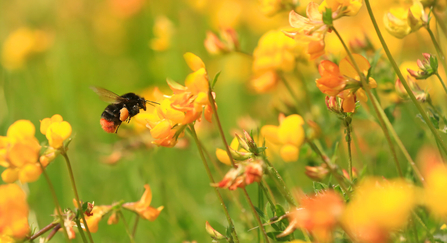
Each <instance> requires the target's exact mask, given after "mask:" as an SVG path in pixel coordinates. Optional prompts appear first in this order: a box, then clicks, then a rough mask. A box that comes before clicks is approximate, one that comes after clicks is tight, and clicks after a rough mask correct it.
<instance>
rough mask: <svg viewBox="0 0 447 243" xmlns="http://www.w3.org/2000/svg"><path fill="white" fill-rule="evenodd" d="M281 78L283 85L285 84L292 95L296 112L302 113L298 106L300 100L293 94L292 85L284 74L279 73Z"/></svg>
mask: <svg viewBox="0 0 447 243" xmlns="http://www.w3.org/2000/svg"><path fill="white" fill-rule="evenodd" d="M281 80H282V82H283V84H284V86H286V89H287V91H288V92H289V94H290V96H291V97H292V99H293V101H294V102H295V110H296V112H297V113H298V114H300V115H303V114H302V113H301V110H300V108H299V106H300V103H301V102H300V101H299V100H298V98H297V96H296V95H295V94H294V92H293V89H292V86H290V84H289V82H288V81H287V80H286V78H284V75H281Z"/></svg>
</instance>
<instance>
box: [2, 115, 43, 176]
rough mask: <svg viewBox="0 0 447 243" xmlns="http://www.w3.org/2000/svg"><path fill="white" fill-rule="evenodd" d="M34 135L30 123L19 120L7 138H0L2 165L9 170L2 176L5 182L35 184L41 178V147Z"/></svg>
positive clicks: (32, 126) (8, 132)
mask: <svg viewBox="0 0 447 243" xmlns="http://www.w3.org/2000/svg"><path fill="white" fill-rule="evenodd" d="M34 133H35V127H34V125H33V124H32V123H31V122H30V121H28V120H18V121H16V122H14V123H13V124H12V125H11V126H10V127H9V128H8V131H7V133H6V137H4V136H0V165H1V166H3V167H6V168H7V169H6V170H5V171H3V173H2V175H1V176H2V179H3V181H5V182H7V183H12V182H14V181H16V180H18V179H19V180H20V181H21V182H33V181H36V180H37V179H38V178H39V175H40V174H41V169H40V166H39V164H38V163H37V160H38V156H39V151H40V145H39V142H38V141H37V139H36V138H35V137H34Z"/></svg>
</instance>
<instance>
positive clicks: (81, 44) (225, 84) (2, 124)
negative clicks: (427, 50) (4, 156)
mask: <svg viewBox="0 0 447 243" xmlns="http://www.w3.org/2000/svg"><path fill="white" fill-rule="evenodd" d="M306 4H307V1H302V3H301V6H306ZM259 9H260V6H259V2H258V1H256V0H245V1H229V0H226V1H211V0H209V1H207V0H198V1H195V0H183V1H175V0H165V1H146V0H107V1H80V0H63V1H54V0H36V1H24V0H13V1H0V43H2V47H3V49H2V65H1V69H0V131H1V134H3V135H4V134H6V131H7V129H8V127H9V126H10V125H11V124H12V123H13V122H14V121H16V120H18V119H28V120H31V122H33V123H34V125H35V126H36V128H37V132H36V133H37V134H36V136H37V138H38V139H39V141H41V142H42V143H46V139H45V136H43V135H42V134H40V133H39V132H38V128H39V125H40V123H39V120H42V119H43V118H45V117H51V116H52V115H54V114H60V115H62V116H63V118H64V120H66V121H68V122H69V123H70V124H71V125H72V127H73V134H72V138H73V141H72V142H71V144H70V150H69V152H68V154H69V157H70V159H71V161H72V165H73V169H74V173H75V178H76V182H77V186H78V190H79V193H80V196H81V200H84V201H94V202H95V204H96V205H109V204H111V203H113V202H118V201H120V200H124V201H125V202H133V201H138V200H139V199H140V197H141V195H142V193H143V185H144V184H145V183H148V184H149V185H150V186H151V188H152V192H153V200H152V203H151V206H154V207H158V206H161V205H163V206H165V209H164V210H163V211H162V212H161V214H160V216H159V218H158V219H157V220H156V221H154V222H148V221H144V220H140V221H139V225H138V229H137V233H136V237H135V238H136V242H182V241H192V240H196V241H197V242H208V241H210V237H209V236H208V235H207V234H206V232H205V221H210V223H211V225H212V226H213V227H214V228H215V229H217V230H218V231H220V232H224V231H225V226H226V225H227V223H226V219H225V215H224V213H223V211H222V209H221V207H220V205H219V202H218V201H217V199H216V197H215V194H214V192H213V190H212V188H211V187H210V186H209V180H208V178H207V175H206V173H205V169H204V167H203V165H202V162H201V161H200V157H199V154H198V153H197V150H196V147H195V144H194V143H193V141H192V140H190V139H189V138H188V136H187V135H186V136H185V139H184V141H183V142H182V145H183V146H181V147H180V148H162V147H160V148H157V147H154V146H149V145H147V144H145V143H143V142H144V141H146V140H145V139H146V138H147V136H148V132H147V131H145V132H140V130H138V129H135V128H134V124H132V122H131V124H129V125H128V124H123V125H122V126H121V128H120V131H119V133H118V134H107V133H105V132H104V131H103V130H102V129H101V127H100V125H99V119H100V115H101V113H102V112H103V110H104V108H105V107H106V106H107V104H106V103H104V102H103V101H101V100H100V99H99V98H98V96H97V95H96V94H95V93H94V92H93V91H92V90H91V89H89V87H90V86H99V87H104V88H107V89H109V90H111V91H113V92H116V93H117V94H120V95H121V94H124V93H127V92H136V93H137V94H141V93H143V92H144V90H145V89H148V88H151V87H152V88H153V87H155V86H158V87H159V88H160V89H161V90H162V91H166V93H167V94H170V93H169V89H168V86H167V84H166V82H165V80H166V78H168V77H169V78H171V79H174V80H176V81H177V82H179V83H182V84H183V82H184V78H185V77H186V75H187V74H188V73H190V70H189V68H188V67H187V65H186V63H185V62H184V60H183V54H184V53H185V52H193V53H195V54H196V55H198V56H199V57H201V58H202V59H203V60H204V62H205V64H206V65H207V69H208V73H209V75H210V77H211V78H212V77H214V75H215V74H216V73H217V72H219V71H222V74H221V76H220V78H219V81H218V83H217V85H216V87H215V91H216V93H217V103H218V106H219V115H220V118H221V120H222V122H223V127H224V129H225V132H226V134H227V139H230V140H231V139H232V137H233V134H234V131H236V130H237V131H239V132H240V131H241V129H242V128H249V129H250V128H251V129H254V131H256V129H259V128H260V127H261V125H264V124H274V125H278V120H277V117H278V114H279V112H285V113H286V114H287V113H289V114H290V113H291V111H292V110H291V109H288V108H287V107H286V106H284V105H282V104H281V102H283V101H284V99H285V100H287V98H284V97H287V96H288V94H287V93H285V90H284V88H283V87H280V88H279V89H278V90H277V91H276V92H274V93H270V94H262V95H258V94H255V93H254V92H253V91H252V90H251V89H249V88H248V85H247V80H248V79H250V76H251V63H252V60H251V58H250V57H247V56H246V55H244V54H241V53H231V54H227V55H224V56H220V57H213V56H210V55H209V54H208V53H207V52H206V50H205V48H204V45H203V42H204V39H205V36H206V31H207V30H212V31H218V30H219V27H232V28H235V29H236V31H237V32H238V34H239V40H240V43H241V49H242V50H243V51H245V52H247V53H252V52H253V50H254V48H255V47H256V45H257V42H258V40H259V38H260V37H261V35H262V34H264V33H265V32H267V31H268V30H271V29H278V28H281V27H287V25H288V20H287V19H288V12H287V11H284V12H281V13H279V14H277V15H275V16H273V17H266V16H264V15H262V14H261V13H260V10H259ZM304 9H305V8H303V7H300V8H299V9H298V10H300V11H303V10H304ZM157 23H158V24H157ZM341 29H342V30H343V31H344V32H345V33H347V32H349V26H347V27H345V28H343V27H341ZM358 34H359V35H360V34H362V33H358ZM163 38H165V39H163ZM157 43H158V44H157ZM399 43H400V42H399ZM399 43H398V44H396V45H399ZM411 44H412V42H411V41H410V42H409V43H407V45H411ZM328 45H329V46H330V45H332V44H331V43H330V41H328ZM402 48H403V47H402ZM417 50H418V49H417V48H416V50H415V52H414V54H408V53H407V54H406V55H399V57H400V58H401V60H406V58H409V57H418V58H421V57H420V53H421V52H418V51H417ZM411 55H413V56H411ZM334 59H340V57H339V56H335V57H334ZM310 67H311V69H309V70H305V71H303V73H304V74H305V75H306V81H307V80H308V83H307V84H304V85H307V88H308V89H309V92H310V93H309V97H310V98H311V100H312V114H313V116H314V119H315V120H316V121H317V122H318V123H319V124H320V126H321V128H322V131H323V134H325V140H326V141H324V142H326V144H325V143H323V146H324V147H325V148H327V151H328V152H331V149H330V147H331V146H332V145H333V143H334V141H339V142H340V143H341V144H343V145H341V146H340V147H339V150H337V153H338V155H337V156H338V157H339V161H341V162H340V166H342V167H346V164H347V162H346V160H345V159H344V158H346V149H345V146H344V138H343V136H344V135H343V128H342V127H341V124H340V122H339V121H338V120H337V119H336V118H335V117H334V116H330V114H329V113H328V112H327V111H326V108H325V106H324V95H323V94H321V93H320V92H319V91H318V90H317V89H316V87H315V85H313V80H315V78H316V77H318V73H317V72H316V69H315V65H313V64H311V65H310ZM385 69H386V67H385ZM378 72H381V73H380V75H381V76H380V77H381V79H376V80H377V81H378V83H379V85H380V84H392V85H393V83H394V77H393V75H392V74H391V75H390V74H389V71H386V70H385V71H383V70H382V71H380V70H379V71H378ZM302 85H303V83H302V82H296V83H293V87H294V88H295V89H296V90H298V92H302V91H299V89H300V87H302ZM388 87H389V86H388ZM384 90H385V91H384V92H383V94H386V92H388V91H387V90H386V89H384ZM380 92H382V91H380ZM283 98H284V99H283ZM299 99H301V97H300V98H299ZM289 100H290V98H289ZM400 107H401V108H402V109H400V110H399V112H400V113H399V116H398V119H399V120H398V121H395V124H397V125H396V130H397V132H398V133H399V134H400V135H401V139H402V140H403V141H404V143H405V145H406V146H407V149H408V151H410V153H411V154H412V156H415V155H416V153H417V151H418V150H419V148H420V147H421V146H422V145H423V144H426V143H427V141H426V138H427V137H426V135H425V133H424V130H423V124H422V123H421V122H420V121H418V120H417V119H416V118H415V113H416V112H415V111H414V108H413V106H412V105H411V104H410V105H407V104H401V105H400ZM359 113H360V114H359V115H358V116H356V118H355V120H354V129H357V127H359V129H358V131H359V132H358V133H357V137H356V138H355V139H358V140H359V144H360V145H361V146H363V147H361V148H356V149H354V150H355V151H354V161H355V164H356V166H357V167H358V168H359V169H363V168H365V167H364V166H365V165H368V167H367V170H368V172H370V173H371V174H374V175H384V176H386V177H394V176H396V171H395V169H394V166H393V165H392V164H391V159H390V158H389V152H388V148H387V147H386V144H385V142H384V140H383V135H382V134H381V133H379V132H377V131H379V130H378V129H379V126H378V125H377V123H375V122H371V121H368V120H369V119H370V118H371V117H370V116H369V115H367V112H366V111H365V110H364V109H361V110H360V112H359ZM241 118H242V119H241ZM399 121H400V122H399ZM205 123H206V122H205ZM247 123H249V124H251V123H253V124H255V125H247ZM244 124H245V125H244ZM362 128H369V129H362ZM409 130H411V131H412V132H411V133H409V132H408V131H409ZM136 131H138V132H136ZM199 136H200V138H201V139H202V140H203V142H204V144H206V147H207V150H208V151H209V152H210V154H211V156H212V158H213V159H214V160H215V155H214V152H215V149H216V148H223V146H222V143H221V140H220V138H219V136H218V133H217V130H216V127H215V126H214V124H212V125H206V124H204V125H203V126H201V127H200V129H199ZM357 149H360V150H363V152H364V151H367V152H368V154H367V155H365V154H364V153H359V152H358V151H357ZM117 151H118V152H120V153H119V155H120V157H119V161H118V162H117V163H115V164H113V165H110V164H107V163H103V162H104V161H108V159H109V160H110V159H113V158H114V157H108V156H110V155H112V154H113V153H114V152H117ZM308 152H309V151H308V148H307V147H304V148H303V149H302V151H301V155H300V156H301V157H302V158H303V159H300V161H299V162H295V163H284V162H282V161H281V160H280V159H278V158H276V157H274V158H272V160H273V161H274V162H275V165H276V167H277V169H278V170H279V172H280V173H281V174H282V175H283V176H284V178H285V180H286V182H287V184H288V185H290V187H300V188H302V189H303V190H304V191H310V190H311V188H312V182H311V180H310V179H308V178H307V177H305V175H304V166H305V165H306V164H312V163H313V162H314V161H315V160H317V158H316V157H315V156H313V155H309V153H308ZM399 156H400V157H401V155H400V154H399ZM401 161H404V160H401ZM402 166H403V168H406V164H403V165H402ZM211 167H212V168H214V167H213V166H211ZM219 167H220V169H221V170H222V171H224V172H226V171H227V170H228V169H229V167H227V166H225V165H223V164H219ZM212 170H213V173H214V176H215V180H217V181H218V180H220V179H221V176H220V175H219V173H218V172H217V171H216V169H212ZM47 171H48V174H49V176H50V178H51V181H52V182H53V184H54V186H55V189H56V193H57V195H58V198H59V200H60V203H61V204H62V207H64V208H66V207H70V208H73V204H72V198H73V192H72V190H71V186H70V182H69V178H68V174H67V169H66V166H65V163H64V161H63V160H62V158H61V157H59V158H57V159H56V160H55V161H54V162H52V164H51V165H50V166H49V167H48V169H47ZM268 182H269V183H271V181H269V180H268ZM28 187H29V198H28V202H29V205H30V208H31V216H30V224H31V227H33V228H39V229H40V228H42V227H44V226H45V225H47V224H49V223H50V222H51V221H52V217H51V215H52V214H53V210H54V204H53V201H52V198H51V196H50V192H49V189H48V185H47V184H46V182H45V180H44V178H42V177H41V178H40V179H39V180H38V181H36V182H33V183H30V184H29V185H28ZM248 191H249V193H250V195H251V196H252V199H253V201H254V202H255V203H257V195H258V189H257V187H256V186H255V185H252V186H248ZM221 192H222V194H223V195H224V198H225V201H226V203H227V206H228V208H229V210H230V214H231V216H232V217H233V219H234V221H235V225H236V229H237V232H238V234H239V237H240V239H241V242H253V241H255V240H256V237H257V234H256V233H253V232H248V230H249V229H250V228H251V227H252V226H253V225H254V224H255V223H254V222H255V221H254V220H253V217H252V214H251V213H250V212H249V208H248V206H247V204H246V202H245V199H244V198H243V197H242V195H241V196H240V198H241V200H240V201H241V202H242V206H243V209H241V208H239V207H238V206H236V204H235V203H234V202H233V201H232V200H231V198H230V197H229V195H234V194H231V193H227V192H226V191H224V190H221ZM274 193H275V195H277V196H278V197H277V200H278V201H279V202H282V203H283V205H285V203H284V202H285V200H284V199H283V198H282V197H281V196H280V195H279V194H278V192H277V191H276V189H274ZM237 194H240V193H236V195H237ZM247 212H248V213H247ZM125 215H126V220H127V222H128V223H130V225H131V226H132V225H133V223H134V220H135V215H134V214H131V213H126V214H125ZM246 215H248V219H249V220H248V221H247V220H246V218H245V216H246ZM106 221H107V218H105V219H104V220H102V221H101V223H100V226H99V230H98V232H97V233H94V234H93V237H94V239H95V241H96V242H126V241H128V236H127V235H126V232H125V230H124V228H123V225H122V222H120V223H118V224H117V225H107V222H106ZM62 240H63V238H62V234H59V235H57V236H56V237H55V238H54V240H53V241H54V242H62ZM74 242H81V238H80V237H79V236H77V239H76V240H75V241H74Z"/></svg>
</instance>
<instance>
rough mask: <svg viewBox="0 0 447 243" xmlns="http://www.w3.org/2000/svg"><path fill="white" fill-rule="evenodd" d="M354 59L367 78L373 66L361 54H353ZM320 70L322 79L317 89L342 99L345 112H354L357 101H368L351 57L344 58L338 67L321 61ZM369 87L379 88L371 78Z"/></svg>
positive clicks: (318, 80) (326, 61)
mask: <svg viewBox="0 0 447 243" xmlns="http://www.w3.org/2000/svg"><path fill="white" fill-rule="evenodd" d="M353 58H354V61H355V62H356V63H357V65H358V67H359V69H360V71H361V72H362V74H363V75H365V76H366V75H367V74H368V70H369V68H370V66H371V65H370V64H369V62H368V60H366V58H364V57H363V56H361V55H359V54H353ZM318 69H319V71H320V75H321V78H320V79H317V81H316V83H317V87H318V88H319V89H320V91H321V92H323V93H325V94H327V95H329V96H336V95H337V96H338V97H340V98H341V99H342V107H343V111H344V112H354V111H355V103H356V102H357V100H361V101H363V102H366V101H367V100H368V98H367V96H366V94H365V91H364V90H363V89H362V88H361V82H360V76H359V75H358V74H357V71H356V70H355V68H354V64H353V63H352V62H351V60H350V59H349V57H345V58H343V59H342V60H341V61H340V64H339V66H338V67H337V65H336V64H335V63H333V62H331V61H328V60H324V61H321V63H320V66H319V68H318ZM368 85H369V87H370V88H376V87H377V83H376V81H375V80H374V79H373V78H371V77H370V78H369V83H368ZM346 86H349V89H346Z"/></svg>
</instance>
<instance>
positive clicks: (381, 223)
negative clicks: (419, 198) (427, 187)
mask: <svg viewBox="0 0 447 243" xmlns="http://www.w3.org/2000/svg"><path fill="white" fill-rule="evenodd" d="M415 203H416V197H415V190H414V188H413V186H412V185H410V184H408V183H407V182H405V181H404V180H401V179H395V180H390V181H385V180H382V179H378V178H367V179H365V180H364V181H362V182H361V183H360V184H359V185H358V187H357V188H355V190H354V194H353V197H352V199H351V202H350V203H349V204H348V206H347V208H346V210H345V213H344V215H343V225H344V226H345V227H346V229H347V230H348V231H349V232H350V235H352V236H353V237H354V239H356V240H357V241H361V242H386V241H385V239H386V238H387V237H388V235H389V233H390V232H391V231H395V230H399V229H401V228H403V227H404V226H405V225H406V224H407V222H408V220H409V216H410V213H411V210H412V209H413V207H414V206H415ZM378 237H379V238H380V239H384V240H383V241H379V240H377V239H376V238H378ZM374 239H376V240H374Z"/></svg>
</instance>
